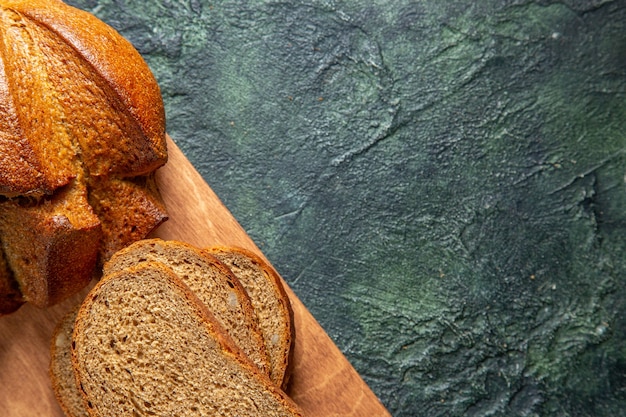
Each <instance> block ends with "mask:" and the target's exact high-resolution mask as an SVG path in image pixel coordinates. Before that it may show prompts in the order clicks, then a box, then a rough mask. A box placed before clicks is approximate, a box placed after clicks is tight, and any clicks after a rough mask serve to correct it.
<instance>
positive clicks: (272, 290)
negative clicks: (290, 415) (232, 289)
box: [207, 246, 295, 389]
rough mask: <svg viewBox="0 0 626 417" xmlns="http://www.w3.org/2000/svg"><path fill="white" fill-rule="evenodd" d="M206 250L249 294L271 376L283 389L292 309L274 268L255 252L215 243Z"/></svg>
mask: <svg viewBox="0 0 626 417" xmlns="http://www.w3.org/2000/svg"><path fill="white" fill-rule="evenodd" d="M207 251H208V252H209V253H211V254H213V255H215V256H216V257H217V258H218V259H219V260H220V261H222V262H223V263H225V264H226V265H227V266H228V267H229V268H230V269H231V271H233V273H234V274H235V276H236V277H237V278H238V279H239V282H241V284H242V285H243V287H244V288H245V289H246V292H247V293H248V295H249V296H250V300H251V301H252V306H253V307H254V311H255V312H256V314H257V317H258V320H259V327H260V328H261V333H262V334H263V339H264V340H265V347H266V349H267V351H268V354H269V356H270V379H271V380H272V381H273V382H274V383H275V384H276V385H277V386H279V387H281V388H282V389H286V387H287V384H288V382H289V374H290V371H291V362H292V361H291V357H292V352H293V350H292V346H293V343H294V338H295V331H294V326H293V311H292V309H291V303H290V302H289V298H288V297H287V294H286V293H285V288H284V287H283V284H282V281H281V278H280V277H279V276H278V274H277V273H276V271H275V270H274V269H273V268H272V267H271V266H270V265H268V264H267V262H265V261H264V260H263V259H262V258H261V257H259V256H258V255H256V254H255V253H253V252H251V251H249V250H246V249H243V248H237V247H224V246H215V247H211V248H208V249H207Z"/></svg>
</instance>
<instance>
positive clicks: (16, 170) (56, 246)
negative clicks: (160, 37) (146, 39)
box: [0, 0, 167, 314]
mask: <svg viewBox="0 0 626 417" xmlns="http://www.w3.org/2000/svg"><path fill="white" fill-rule="evenodd" d="M166 160H167V149H166V142H165V112H164V108H163V103H162V99H161V95H160V91H159V87H158V85H157V83H156V80H155V79H154V77H153V75H152V73H151V72H150V69H149V68H148V66H147V64H146V63H145V62H144V60H143V59H142V57H141V56H140V55H139V53H138V52H137V51H136V50H135V49H134V48H133V46H132V45H131V44H130V43H129V42H128V41H126V40H125V39H124V38H123V37H122V36H121V35H120V34H118V33H117V32H116V31H115V30H113V29H112V28H111V27H109V26H107V25H106V24H105V23H103V22H102V21H100V20H98V19H97V18H95V17H94V16H92V15H91V14H89V13H86V12H83V11H81V10H79V9H76V8H73V7H70V6H68V5H66V4H64V3H63V2H61V1H59V0H0V250H1V251H2V252H3V258H4V259H5V260H6V264H5V266H6V268H5V269H6V271H2V270H1V269H0V282H2V281H3V280H4V281H6V282H9V281H8V280H10V281H11V282H13V283H17V288H18V290H19V291H18V296H17V297H14V296H13V292H14V291H15V285H13V284H10V285H8V286H7V285H2V284H0V303H3V300H7V299H11V300H19V299H21V298H22V296H23V299H24V300H25V301H28V302H31V303H33V304H35V305H37V306H40V307H46V306H49V305H52V304H55V303H57V302H59V301H60V300H62V299H64V298H66V297H68V296H69V295H71V294H73V293H75V292H76V291H78V290H79V289H81V288H83V287H84V286H85V285H86V284H87V283H88V282H89V280H90V279H91V278H92V276H93V273H94V271H97V270H96V269H94V268H95V266H96V265H100V264H102V263H103V262H104V261H105V260H106V258H107V257H108V256H109V255H110V254H111V253H113V252H115V251H116V250H118V249H120V248H121V247H123V246H125V245H127V244H128V243H130V242H131V241H133V240H136V239H140V238H143V237H144V236H146V235H147V234H148V233H149V232H150V231H151V230H153V229H154V228H155V227H157V226H158V225H159V224H160V223H161V222H162V221H164V220H165V219H166V217H167V215H166V212H165V208H164V207H163V204H162V202H161V200H160V196H159V194H158V191H157V190H156V188H155V187H154V185H153V184H152V183H151V180H150V177H151V176H152V175H153V172H154V171H155V170H156V169H157V168H158V167H160V166H161V165H163V164H164V163H165V162H166ZM7 277H8V278H7ZM6 288H9V289H8V290H7V289H6ZM19 293H21V294H19ZM17 304H19V303H17ZM17 304H15V303H14V304H12V306H13V307H15V305H17ZM13 307H11V308H4V309H2V308H0V314H3V313H6V312H9V311H10V310H12V308H13Z"/></svg>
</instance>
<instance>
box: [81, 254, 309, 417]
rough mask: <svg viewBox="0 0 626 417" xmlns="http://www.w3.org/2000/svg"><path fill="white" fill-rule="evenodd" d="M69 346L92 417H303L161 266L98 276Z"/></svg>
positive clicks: (153, 264) (147, 265)
mask: <svg viewBox="0 0 626 417" xmlns="http://www.w3.org/2000/svg"><path fill="white" fill-rule="evenodd" d="M71 346H72V348H71V351H72V363H73V366H74V369H75V370H76V378H77V383H78V386H80V387H81V392H82V395H83V398H84V403H85V405H86V407H87V410H88V412H89V415H90V416H91V417H108V416H112V417H118V416H132V415H146V414H150V415H168V416H180V417H186V416H197V415H207V416H208V415H219V416H240V417H246V416H250V417H252V416H254V417H256V416H266V417H273V416H301V415H302V412H301V411H300V410H299V409H298V407H297V405H296V404H295V403H293V401H292V400H291V399H290V398H289V397H288V396H287V395H286V394H284V392H282V391H281V390H280V389H278V388H277V387H276V386H275V385H274V384H273V383H272V382H271V381H270V380H269V378H268V377H267V376H266V375H264V374H263V373H261V372H260V371H259V370H258V368H257V367H256V366H255V365H253V364H252V363H251V362H250V361H249V359H248V358H247V357H246V356H245V355H244V354H243V352H242V351H241V350H240V349H239V348H238V347H237V346H236V345H235V344H234V343H233V342H232V340H231V339H230V337H229V336H228V335H227V333H226V332H225V331H224V329H223V328H222V326H221V325H220V324H219V323H218V322H217V321H216V320H215V319H214V317H213V316H212V314H211V312H210V311H209V310H208V309H207V308H206V306H205V305H204V304H203V303H202V302H201V301H200V300H199V299H198V298H197V297H196V296H195V295H194V294H193V293H192V291H191V290H190V289H189V288H188V287H187V286H186V285H185V284H184V283H183V282H182V281H180V280H179V279H178V277H177V276H176V274H174V273H173V272H172V271H171V269H169V268H167V267H166V266H165V265H163V264H160V263H158V262H152V261H150V262H143V263H141V264H139V265H137V266H134V267H130V268H126V269H123V270H121V271H118V272H115V273H112V274H109V275H105V276H104V278H103V279H102V280H101V281H100V282H99V283H98V284H96V286H95V287H94V288H93V289H92V291H90V293H89V294H88V296H87V297H86V299H85V301H84V302H83V304H82V306H81V308H80V310H79V312H78V315H77V319H76V323H75V327H74V333H73V340H72V344H71Z"/></svg>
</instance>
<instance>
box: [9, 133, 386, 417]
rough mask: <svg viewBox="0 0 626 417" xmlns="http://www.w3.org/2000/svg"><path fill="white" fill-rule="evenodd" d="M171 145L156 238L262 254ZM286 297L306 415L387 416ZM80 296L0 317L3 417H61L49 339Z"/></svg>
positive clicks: (296, 384) (296, 382)
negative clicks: (163, 216)
mask: <svg viewBox="0 0 626 417" xmlns="http://www.w3.org/2000/svg"><path fill="white" fill-rule="evenodd" d="M168 147H169V155H170V158H169V161H168V163H167V165H166V166H165V167H163V168H161V169H160V170H159V171H158V173H157V181H158V183H159V187H160V189H161V192H162V194H163V198H164V200H165V204H166V205H167V208H168V212H169V215H170V219H169V220H168V221H167V222H166V223H165V224H164V225H162V226H161V227H160V228H159V229H158V230H157V231H156V233H155V236H158V237H161V238H163V239H176V240H182V241H185V242H188V243H191V244H193V245H196V246H200V247H202V246H208V245H213V244H223V245H237V246H242V247H245V248H248V249H250V250H253V251H256V252H257V253H259V254H260V255H263V254H262V253H261V252H260V251H259V249H258V248H257V247H256V246H255V244H254V243H253V242H252V240H251V239H250V238H249V237H248V235H247V234H246V233H245V231H244V230H243V229H242V228H241V226H240V225H239V224H238V223H237V221H236V220H235V219H234V218H233V216H232V215H231V214H230V212H229V211H228V209H226V207H225V206H224V205H223V204H222V202H221V201H220V200H219V198H218V197H217V196H216V195H215V193H214V192H213V191H212V190H211V188H210V187H209V186H208V185H207V184H206V182H205V181H204V180H203V179H202V177H201V176H200V175H199V174H198V172H197V171H196V170H195V169H194V167H193V166H192V165H191V164H190V163H189V161H188V160H187V159H186V158H185V156H184V155H183V154H182V153H181V151H180V150H179V149H178V147H177V146H176V145H175V144H174V143H173V142H172V141H171V140H170V139H169V138H168ZM287 292H288V294H289V296H290V298H291V303H292V306H293V309H294V317H295V326H296V344H295V350H294V370H293V376H292V384H291V387H290V390H289V393H290V395H291V396H292V398H293V399H294V400H295V401H296V402H297V403H298V404H299V405H300V406H301V407H302V408H303V409H304V411H305V412H306V413H307V415H309V416H355V417H356V416H358V417H361V416H367V417H378V416H390V414H389V413H388V412H387V410H385V408H384V407H383V406H382V404H381V403H380V401H379V400H378V399H377V397H376V396H375V395H374V394H373V393H372V391H371V390H370V389H369V387H368V386H367V385H366V384H365V383H364V382H363V380H362V379H361V378H360V376H359V375H358V374H357V373H356V371H355V370H354V368H352V366H351V365H350V364H349V363H348V361H347V360H346V358H345V357H344V356H343V354H342V353H341V352H340V351H339V349H338V348H337V347H336V346H335V345H334V343H333V342H332V341H331V339H330V338H329V337H328V335H327V334H326V333H325V332H324V330H323V329H322V328H321V327H320V325H319V324H318V323H317V322H316V321H315V319H314V318H313V316H311V314H310V313H309V312H308V310H307V309H306V308H305V307H304V305H303V304H302V302H300V300H299V299H298V298H297V297H296V296H295V295H294V293H293V292H292V291H291V290H290V289H289V288H287ZM82 296H84V293H83V294H79V295H77V296H76V297H74V298H72V299H70V300H67V301H66V302H64V303H62V304H60V305H57V306H55V307H53V308H50V309H47V310H40V309H37V308H34V307H32V306H30V305H26V306H24V307H22V308H21V309H20V310H18V312H16V313H14V314H12V315H9V316H6V317H0V415H2V416H4V417H18V416H19V417H27V416H28V417H32V416H50V417H64V416H63V412H62V411H61V409H60V408H59V406H58V405H57V402H56V399H55V398H54V394H53V393H52V388H51V386H50V381H49V378H48V362H49V360H50V355H49V345H50V338H51V335H52V331H53V329H54V326H55V325H56V323H57V321H58V320H59V319H60V318H61V316H62V315H63V314H64V313H65V312H66V311H67V310H68V309H69V308H70V307H71V306H73V305H74V304H75V303H76V302H78V301H79V300H80V299H81V297H82Z"/></svg>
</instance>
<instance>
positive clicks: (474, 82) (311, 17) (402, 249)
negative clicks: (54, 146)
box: [70, 0, 626, 416]
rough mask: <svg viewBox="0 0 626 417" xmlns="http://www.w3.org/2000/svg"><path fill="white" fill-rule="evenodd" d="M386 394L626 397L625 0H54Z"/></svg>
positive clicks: (624, 402)
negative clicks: (121, 40)
mask: <svg viewBox="0 0 626 417" xmlns="http://www.w3.org/2000/svg"><path fill="white" fill-rule="evenodd" d="M70 3H71V4H74V5H76V6H78V7H80V8H83V9H85V10H88V11H91V12H93V13H94V14H95V15H97V16H98V17H100V18H102V19H103V20H104V21H106V22H108V23H109V24H111V25H112V26H113V27H115V28H116V29H118V30H119V31H120V32H121V33H122V34H123V35H124V36H126V37H127V38H128V39H129V40H130V41H131V42H132V43H133V44H134V45H135V46H136V47H137V48H138V49H139V51H140V52H141V53H142V54H143V55H144V57H145V58H146V60H147V61H148V63H149V65H150V66H151V68H152V69H153V71H154V73H155V75H156V77H157V78H158V81H159V83H160V85H161V88H162V92H163V96H164V100H165V104H166V108H167V116H168V131H169V133H170V134H171V136H172V137H173V138H174V140H175V141H176V142H177V143H178V145H179V146H180V147H181V148H182V149H183V151H184V152H185V153H186V155H187V156H188V158H189V159H190V160H191V161H192V162H193V163H194V165H195V166H196V167H197V169H198V170H199V171H200V172H201V174H202V175H203V176H204V178H205V179H206V180H207V182H208V183H209V184H210V185H211V187H212V188H213V189H214V190H215V191H216V192H217V194H218V195H219V196H220V197H221V198H222V200H223V201H224V202H225V204H226V205H227V207H228V208H229V209H230V210H231V211H232V212H233V214H234V215H235V217H236V218H237V219H238V220H239V221H240V222H241V224H242V225H243V227H244V228H245V229H246V230H247V231H248V233H249V234H250V235H251V236H252V238H253V239H254V240H255V241H256V242H257V244H258V245H259V246H260V247H261V249H262V250H263V251H264V253H265V254H266V255H267V256H268V257H269V258H270V259H271V260H272V263H273V264H274V265H275V266H276V267H277V269H278V270H279V271H280V272H281V274H282V275H283V276H284V277H285V279H286V280H287V281H288V282H289V284H290V285H291V286H292V288H293V289H294V290H295V291H296V293H297V294H298V295H299V297H300V298H301V299H302V301H303V302H304V303H305V305H306V306H307V307H308V308H309V309H310V311H311V312H312V313H313V315H314V316H315V317H316V318H317V319H318V320H319V322H320V323H321V324H322V326H323V327H324V328H325V329H326V330H327V331H328V333H329V334H330V336H331V337H332V338H333V339H334V340H335V342H336V343H337V345H338V346H339V347H340V348H341V350H342V351H343V352H345V354H346V356H347V358H348V359H349V360H350V361H351V362H352V364H353V365H354V366H355V368H356V369H357V370H358V371H359V373H360V374H361V375H362V376H363V378H364V379H365V380H366V382H367V383H368V384H369V385H370V386H371V387H372V389H373V390H374V392H375V393H376V394H377V395H378V396H379V398H380V399H381V400H382V401H383V403H384V404H385V405H386V406H387V408H388V409H389V411H390V412H391V413H392V414H393V415H394V416H535V415H541V416H544V415H555V416H619V415H625V413H626V412H625V411H624V410H625V409H626V343H625V342H626V316H625V312H626V297H625V296H626V281H625V273H626V257H625V256H624V254H625V249H626V235H625V233H624V232H626V210H625V207H626V184H625V181H626V164H625V162H626V155H625V151H626V129H625V120H626V117H625V116H626V102H625V98H626V97H625V95H626V1H610V0H604V1H603V0H595V1H594V0H591V1H584V0H562V1H558V2H551V1H523V0H517V1H514V0H481V1H473V0H458V1H442V0H423V1H409V0H398V1H380V0H379V1H345V2H344V1H339V0H337V1H334V0H326V1H304V2H272V1H250V2H248V1H215V2H210V1H205V0H190V1H189V0H162V1H153V0H150V1H137V0H132V1H131V0H124V1H122V0H72V1H70Z"/></svg>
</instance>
